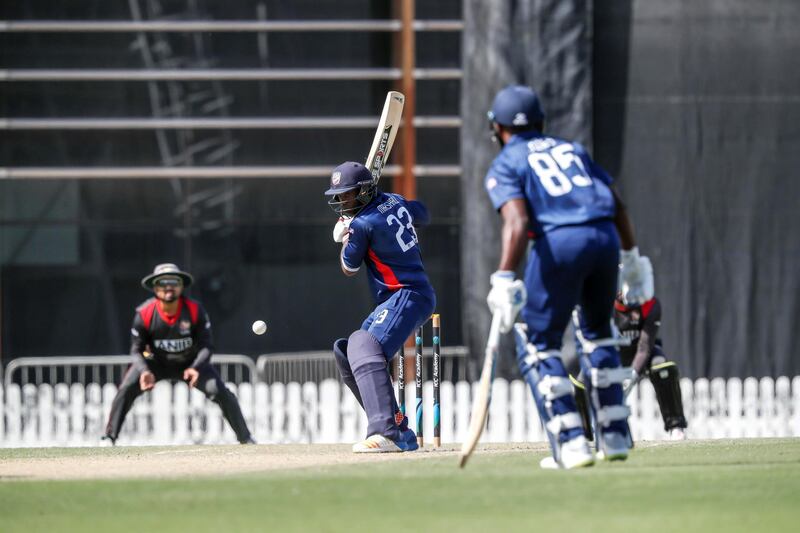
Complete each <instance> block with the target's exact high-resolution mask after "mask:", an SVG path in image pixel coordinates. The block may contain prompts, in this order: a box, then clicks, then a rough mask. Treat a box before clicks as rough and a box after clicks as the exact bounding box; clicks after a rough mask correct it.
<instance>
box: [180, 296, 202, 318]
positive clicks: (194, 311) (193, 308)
mask: <svg viewBox="0 0 800 533" xmlns="http://www.w3.org/2000/svg"><path fill="white" fill-rule="evenodd" d="M183 301H185V302H186V307H188V308H189V316H191V317H192V324H197V316H198V315H199V314H200V308H199V306H198V305H197V302H195V301H194V300H190V299H189V298H186V297H184V298H183Z"/></svg>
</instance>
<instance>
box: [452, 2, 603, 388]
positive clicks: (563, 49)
mask: <svg viewBox="0 0 800 533" xmlns="http://www.w3.org/2000/svg"><path fill="white" fill-rule="evenodd" d="M590 7H591V1H588V0H584V1H580V0H569V1H567V0H551V1H543V0H539V1H536V0H527V1H517V2H506V1H505V0H490V1H483V0H465V1H464V26H465V27H464V33H463V45H462V51H463V69H464V73H463V78H462V84H461V114H462V117H463V120H464V122H463V126H462V129H461V164H462V169H463V170H462V184H461V191H462V193H461V198H462V202H463V205H462V212H463V214H464V215H463V217H462V227H461V242H462V246H461V268H462V278H461V286H462V288H463V295H462V302H463V311H462V317H463V326H464V340H465V343H467V344H468V345H469V347H470V348H471V354H472V357H473V362H475V361H477V360H479V359H480V358H481V357H482V354H483V345H484V343H485V342H486V336H487V334H488V331H489V321H490V316H489V311H488V309H487V308H486V294H487V292H488V290H489V275H490V274H491V273H492V272H493V271H494V270H495V268H496V266H497V261H498V257H499V253H500V244H499V228H500V220H499V217H498V215H497V213H496V212H495V211H494V210H493V209H492V208H491V206H490V203H489V199H488V197H487V195H486V191H485V190H484V188H483V177H484V175H485V173H486V170H487V169H488V167H489V164H490V163H491V161H492V159H493V158H494V156H495V155H496V154H497V152H498V147H497V146H496V145H494V144H492V143H491V142H490V140H489V130H488V123H487V119H486V111H487V110H488V109H489V107H490V105H491V102H492V98H493V97H494V94H495V93H496V92H497V90H499V89H500V88H502V87H503V86H505V85H508V84H509V83H524V84H527V85H531V86H533V87H534V88H535V89H536V90H537V91H538V92H539V93H540V96H541V98H542V104H543V105H544V108H545V113H546V114H547V129H548V131H550V132H552V133H554V134H556V135H560V136H564V137H569V138H572V139H575V140H578V141H580V142H583V143H585V144H586V145H587V146H591V142H590V141H591V127H592V121H591V108H592V102H591V99H592V87H591V81H592V76H591V73H592V70H591V58H592V52H591V50H592V48H591V12H590ZM512 366H514V365H513V362H512V358H510V357H504V358H502V359H501V363H500V367H499V370H500V372H501V373H503V374H508V373H509V372H513V370H512V369H511V367H512Z"/></svg>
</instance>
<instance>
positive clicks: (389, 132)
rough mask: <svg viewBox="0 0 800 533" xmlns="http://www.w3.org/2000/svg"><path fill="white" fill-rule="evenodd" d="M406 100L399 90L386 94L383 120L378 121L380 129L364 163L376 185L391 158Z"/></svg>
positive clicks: (376, 132)
mask: <svg viewBox="0 0 800 533" xmlns="http://www.w3.org/2000/svg"><path fill="white" fill-rule="evenodd" d="M405 101H406V97H405V96H403V93H399V92H397V91H389V93H388V94H387V95H386V103H384V104H383V112H382V113H381V120H380V122H378V129H377V131H375V138H374V139H373V140H372V148H370V150H369V155H367V162H366V163H365V164H364V165H365V166H366V167H367V168H368V169H369V171H370V172H371V173H372V181H373V182H375V184H376V185H377V183H378V180H379V179H381V172H383V167H384V166H386V161H387V160H388V159H389V152H391V151H392V145H393V144H394V138H395V137H396V136H397V130H399V129H400V117H402V115H403V104H404V103H405Z"/></svg>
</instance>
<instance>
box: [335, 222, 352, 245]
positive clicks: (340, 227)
mask: <svg viewBox="0 0 800 533" xmlns="http://www.w3.org/2000/svg"><path fill="white" fill-rule="evenodd" d="M352 220H353V219H352V218H349V217H339V220H338V221H337V222H336V225H335V226H334V227H333V242H342V241H343V240H344V236H345V235H347V233H348V232H349V231H350V222H351V221H352Z"/></svg>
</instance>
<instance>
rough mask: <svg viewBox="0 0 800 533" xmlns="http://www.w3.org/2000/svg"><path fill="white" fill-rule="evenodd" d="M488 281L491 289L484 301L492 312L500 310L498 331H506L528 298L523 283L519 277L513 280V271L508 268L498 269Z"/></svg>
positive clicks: (512, 324) (509, 329)
mask: <svg viewBox="0 0 800 533" xmlns="http://www.w3.org/2000/svg"><path fill="white" fill-rule="evenodd" d="M489 282H490V283H491V284H492V290H490V291H489V295H488V296H487V297H486V303H487V304H488V305H489V310H490V311H491V312H492V314H494V313H495V312H498V311H499V312H500V314H501V323H500V331H501V332H502V333H508V332H509V331H511V328H512V327H513V326H514V321H515V320H516V318H517V314H518V313H519V311H520V309H522V308H523V306H524V305H525V302H526V301H527V299H528V292H527V291H526V290H525V283H523V281H522V280H521V279H518V280H514V272H512V271H510V270H498V271H497V272H495V273H494V274H492V276H491V277H490V278H489Z"/></svg>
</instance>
